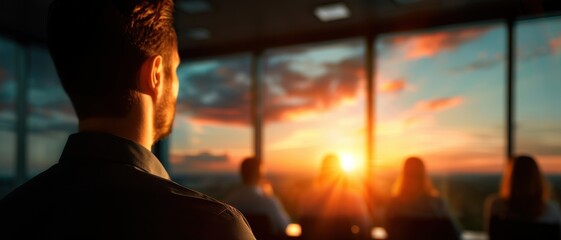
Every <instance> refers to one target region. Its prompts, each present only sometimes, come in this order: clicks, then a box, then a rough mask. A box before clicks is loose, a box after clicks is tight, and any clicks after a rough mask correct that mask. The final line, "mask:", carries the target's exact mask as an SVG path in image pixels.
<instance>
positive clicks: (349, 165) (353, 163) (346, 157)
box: [341, 153, 358, 173]
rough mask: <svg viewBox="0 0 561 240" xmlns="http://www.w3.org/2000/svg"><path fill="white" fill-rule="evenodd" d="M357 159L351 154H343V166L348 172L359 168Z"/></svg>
mask: <svg viewBox="0 0 561 240" xmlns="http://www.w3.org/2000/svg"><path fill="white" fill-rule="evenodd" d="M357 165H358V163H357V159H356V158H355V157H354V156H352V155H350V154H345V153H343V154H341V168H342V169H343V171H345V172H346V173H350V172H353V171H355V170H356V169H357V167H358V166H357Z"/></svg>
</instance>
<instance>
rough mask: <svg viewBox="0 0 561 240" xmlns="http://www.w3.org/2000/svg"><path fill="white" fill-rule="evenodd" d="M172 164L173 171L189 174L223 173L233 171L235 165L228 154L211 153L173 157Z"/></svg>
mask: <svg viewBox="0 0 561 240" xmlns="http://www.w3.org/2000/svg"><path fill="white" fill-rule="evenodd" d="M171 164H172V165H173V168H172V169H173V171H174V172H175V173H176V174H177V173H187V172H189V171H193V170H196V171H214V172H215V171H223V170H231V169H232V168H233V167H235V166H233V163H232V162H231V159H230V156H228V155H227V154H222V155H220V154H218V155H214V154H211V153H209V152H205V151H202V152H199V153H197V154H192V155H178V154H173V155H172V156H171Z"/></svg>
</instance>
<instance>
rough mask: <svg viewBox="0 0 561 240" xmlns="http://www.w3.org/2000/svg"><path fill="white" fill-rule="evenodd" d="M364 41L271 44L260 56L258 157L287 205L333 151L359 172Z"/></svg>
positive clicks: (362, 136) (361, 167)
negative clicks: (274, 46)
mask: <svg viewBox="0 0 561 240" xmlns="http://www.w3.org/2000/svg"><path fill="white" fill-rule="evenodd" d="M364 56H365V49H364V41H362V40H347V41H338V42H333V43H324V44H314V45H306V46H295V47H288V48H282V49H273V50H270V51H268V52H266V54H265V56H264V64H263V65H264V72H263V73H264V74H263V77H264V78H263V82H262V99H263V103H262V104H263V112H264V131H263V134H264V142H263V146H264V154H263V155H264V157H263V161H264V162H265V164H266V168H267V170H268V173H269V175H270V180H271V181H272V184H273V186H274V187H275V190H276V191H277V192H278V194H279V196H280V197H281V200H282V201H283V203H284V204H285V207H286V208H287V211H289V212H290V213H294V211H295V208H296V207H297V206H296V205H297V201H298V199H299V197H298V196H300V195H301V193H303V191H306V190H307V188H306V187H307V186H310V184H311V183H312V178H313V177H315V176H317V175H318V172H319V170H320V164H321V161H322V159H323V158H324V156H326V155H327V154H330V153H332V154H337V155H338V156H339V158H341V159H342V160H343V161H345V164H346V166H347V170H350V171H354V172H353V174H354V175H360V174H362V173H363V170H364V164H363V163H364V162H365V160H364V159H365V156H364V153H365V151H366V150H365V140H366V137H365V134H364V133H365V118H366V116H365V111H366V106H365V104H366V101H365V99H366V97H365V96H366V87H365V86H366V81H365V79H364Z"/></svg>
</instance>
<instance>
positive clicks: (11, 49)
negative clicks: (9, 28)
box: [0, 38, 18, 177]
mask: <svg viewBox="0 0 561 240" xmlns="http://www.w3.org/2000/svg"><path fill="white" fill-rule="evenodd" d="M17 49H18V46H17V45H16V44H15V43H14V42H12V41H9V40H7V39H4V38H0V53H2V55H1V56H0V139H2V140H1V144H0V177H12V176H14V175H15V162H16V93H17V89H16V54H17Z"/></svg>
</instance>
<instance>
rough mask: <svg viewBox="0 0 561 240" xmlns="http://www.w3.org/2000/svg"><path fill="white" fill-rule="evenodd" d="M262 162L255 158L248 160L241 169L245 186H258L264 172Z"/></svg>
mask: <svg viewBox="0 0 561 240" xmlns="http://www.w3.org/2000/svg"><path fill="white" fill-rule="evenodd" d="M262 171H263V170H262V168H261V161H258V160H257V159H255V158H246V159H244V160H243V162H242V165H241V167H240V172H241V175H242V181H243V184H244V185H249V186H257V185H259V183H260V180H261V178H262V175H263V172H262Z"/></svg>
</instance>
